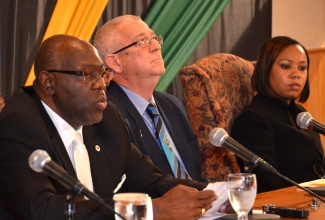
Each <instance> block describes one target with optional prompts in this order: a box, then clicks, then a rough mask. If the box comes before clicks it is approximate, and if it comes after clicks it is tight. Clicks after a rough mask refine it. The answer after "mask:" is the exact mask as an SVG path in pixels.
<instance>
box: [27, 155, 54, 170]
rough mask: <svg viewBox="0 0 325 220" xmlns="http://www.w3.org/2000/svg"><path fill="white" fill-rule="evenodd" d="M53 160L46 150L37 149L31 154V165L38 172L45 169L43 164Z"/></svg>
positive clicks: (29, 161)
mask: <svg viewBox="0 0 325 220" xmlns="http://www.w3.org/2000/svg"><path fill="white" fill-rule="evenodd" d="M48 160H51V158H50V156H49V155H48V153H47V152H46V151H44V150H35V151H34V152H33V153H32V154H31V155H30V156H29V160H28V163H29V166H30V168H32V170H34V171H36V172H42V171H43V168H42V166H43V164H44V163H45V162H46V161H48Z"/></svg>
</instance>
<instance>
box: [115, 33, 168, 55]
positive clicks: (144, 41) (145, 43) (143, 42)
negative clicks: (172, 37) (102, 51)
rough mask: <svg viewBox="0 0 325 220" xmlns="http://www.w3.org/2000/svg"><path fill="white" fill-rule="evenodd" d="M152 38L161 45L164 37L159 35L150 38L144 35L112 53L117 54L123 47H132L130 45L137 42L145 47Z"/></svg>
mask: <svg viewBox="0 0 325 220" xmlns="http://www.w3.org/2000/svg"><path fill="white" fill-rule="evenodd" d="M152 40H155V41H157V42H158V44H160V45H163V43H164V38H163V37H162V36H160V35H159V36H155V37H152V38H150V37H145V38H142V39H140V40H138V41H136V42H133V43H132V44H129V45H127V46H125V47H123V48H121V49H119V50H118V51H115V52H114V53H113V54H117V53H119V52H121V51H123V50H125V49H128V48H129V47H132V46H134V45H136V44H138V46H139V47H147V46H149V45H150V44H151V41H152Z"/></svg>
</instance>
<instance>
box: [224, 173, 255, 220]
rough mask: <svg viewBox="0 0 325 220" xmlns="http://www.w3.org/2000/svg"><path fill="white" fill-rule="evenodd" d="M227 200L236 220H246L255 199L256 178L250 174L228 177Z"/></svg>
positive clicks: (237, 174)
mask: <svg viewBox="0 0 325 220" xmlns="http://www.w3.org/2000/svg"><path fill="white" fill-rule="evenodd" d="M227 189H228V198H229V201H230V204H231V206H232V208H233V209H234V211H235V212H236V213H237V217H238V219H246V220H247V219H248V212H249V211H250V210H251V209H252V207H253V204H254V201H255V197H256V189H257V184H256V176H255V174H252V173H236V174H229V175H228V182H227Z"/></svg>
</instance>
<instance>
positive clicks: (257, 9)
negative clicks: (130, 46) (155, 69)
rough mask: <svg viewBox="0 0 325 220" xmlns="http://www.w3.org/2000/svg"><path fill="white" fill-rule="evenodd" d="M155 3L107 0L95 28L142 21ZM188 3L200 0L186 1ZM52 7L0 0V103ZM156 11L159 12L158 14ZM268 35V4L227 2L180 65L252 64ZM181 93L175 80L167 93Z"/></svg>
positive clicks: (18, 80)
mask: <svg viewBox="0 0 325 220" xmlns="http://www.w3.org/2000/svg"><path fill="white" fill-rule="evenodd" d="M182 1H183V0H182ZM182 1H180V2H182ZM185 1H186V0H185ZM157 2H163V1H162V0H156V1H155V0H136V1H134V0H110V1H109V3H108V4H107V6H106V8H105V9H104V12H103V14H102V16H101V18H100V20H99V22H98V25H97V28H98V27H101V26H102V24H104V23H105V22H106V21H107V20H109V19H111V18H113V17H116V16H119V15H123V14H134V15H138V16H140V17H142V18H143V19H144V20H146V19H147V18H146V17H147V15H148V16H149V12H150V9H151V7H153V6H154V5H155V4H156V3H157ZM169 2H178V1H169ZM191 2H206V1H193V0H192V1H191ZM207 2H213V0H207ZM216 2H217V1H216ZM56 3H57V1H56V0H1V1H0V10H1V13H0V40H1V43H0V60H1V61H0V62H1V68H0V93H2V94H3V96H4V98H5V100H7V99H8V98H9V97H10V96H11V95H12V93H13V92H15V91H17V90H18V89H19V88H20V87H21V86H22V85H24V83H25V81H26V78H27V76H28V73H29V71H30V68H31V66H32V63H33V59H34V56H35V52H36V49H37V48H38V46H39V45H40V43H41V41H42V39H43V36H44V33H45V30H46V28H47V25H48V23H49V20H50V17H51V15H52V12H53V10H54V7H55V5H56ZM155 7H158V6H155ZM98 13H99V14H100V12H98ZM157 13H158V14H159V11H158V12H157ZM166 13H167V12H166ZM150 16H152V15H150ZM156 16H157V15H156ZM97 28H96V29H97ZM164 37H165V38H167V37H168V38H169V39H171V37H170V36H169V35H168V36H164ZM270 37H271V0H245V1H238V0H235V1H230V2H229V4H228V5H227V6H226V7H225V9H224V11H223V12H222V13H221V15H220V17H219V18H218V19H217V20H216V22H215V23H214V24H213V26H212V28H211V29H210V31H209V32H208V34H207V35H206V36H205V37H203V41H202V42H201V43H200V44H199V46H198V47H197V49H196V50H195V51H194V53H190V52H188V54H187V56H191V57H190V58H189V59H188V60H187V62H186V61H185V62H186V63H185V64H184V65H189V64H192V63H193V62H195V61H196V60H198V59H200V58H202V57H204V56H207V55H209V54H212V53H219V52H229V53H234V54H236V55H239V56H242V57H244V58H247V59H252V60H254V59H256V55H257V51H258V50H259V48H260V46H261V44H262V43H263V42H264V41H265V40H266V39H268V38H270ZM168 38H167V39H168ZM167 39H166V40H167ZM91 42H92V41H91ZM167 42H168V41H166V44H165V45H163V55H164V56H165V55H166V53H168V52H167V51H165V49H164V47H165V46H166V45H168V44H167ZM170 42H171V41H170ZM169 56H170V57H171V58H169V59H172V58H173V57H174V56H175V55H173V54H170V55H169ZM175 58H176V57H175ZM166 59H167V57H165V61H166V62H167V60H166ZM182 62H183V61H182ZM174 74H175V72H174ZM166 75H167V74H166ZM176 75H177V73H176ZM181 89H182V87H181V84H180V82H179V77H177V76H176V77H175V79H174V81H173V83H172V84H171V85H170V86H169V87H168V89H167V92H168V93H171V94H174V95H176V96H177V97H179V98H180V99H182V91H181Z"/></svg>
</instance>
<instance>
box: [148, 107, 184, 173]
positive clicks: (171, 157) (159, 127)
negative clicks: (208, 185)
mask: <svg viewBox="0 0 325 220" xmlns="http://www.w3.org/2000/svg"><path fill="white" fill-rule="evenodd" d="M147 113H148V115H149V116H150V118H151V120H152V121H153V123H154V125H155V129H156V142H157V144H158V145H159V147H160V149H161V150H162V152H163V153H164V154H165V156H166V158H167V160H168V162H169V165H170V167H171V168H172V170H173V173H174V176H175V177H177V178H181V179H190V177H189V175H188V174H187V172H186V171H185V170H184V168H183V167H182V166H181V164H180V163H179V161H178V159H177V157H176V156H175V154H174V152H173V149H172V148H171V146H170V141H169V140H168V138H167V136H166V131H165V127H164V126H163V123H162V120H161V118H160V115H159V112H158V109H157V107H156V105H155V104H154V103H149V105H148V107H147Z"/></svg>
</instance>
